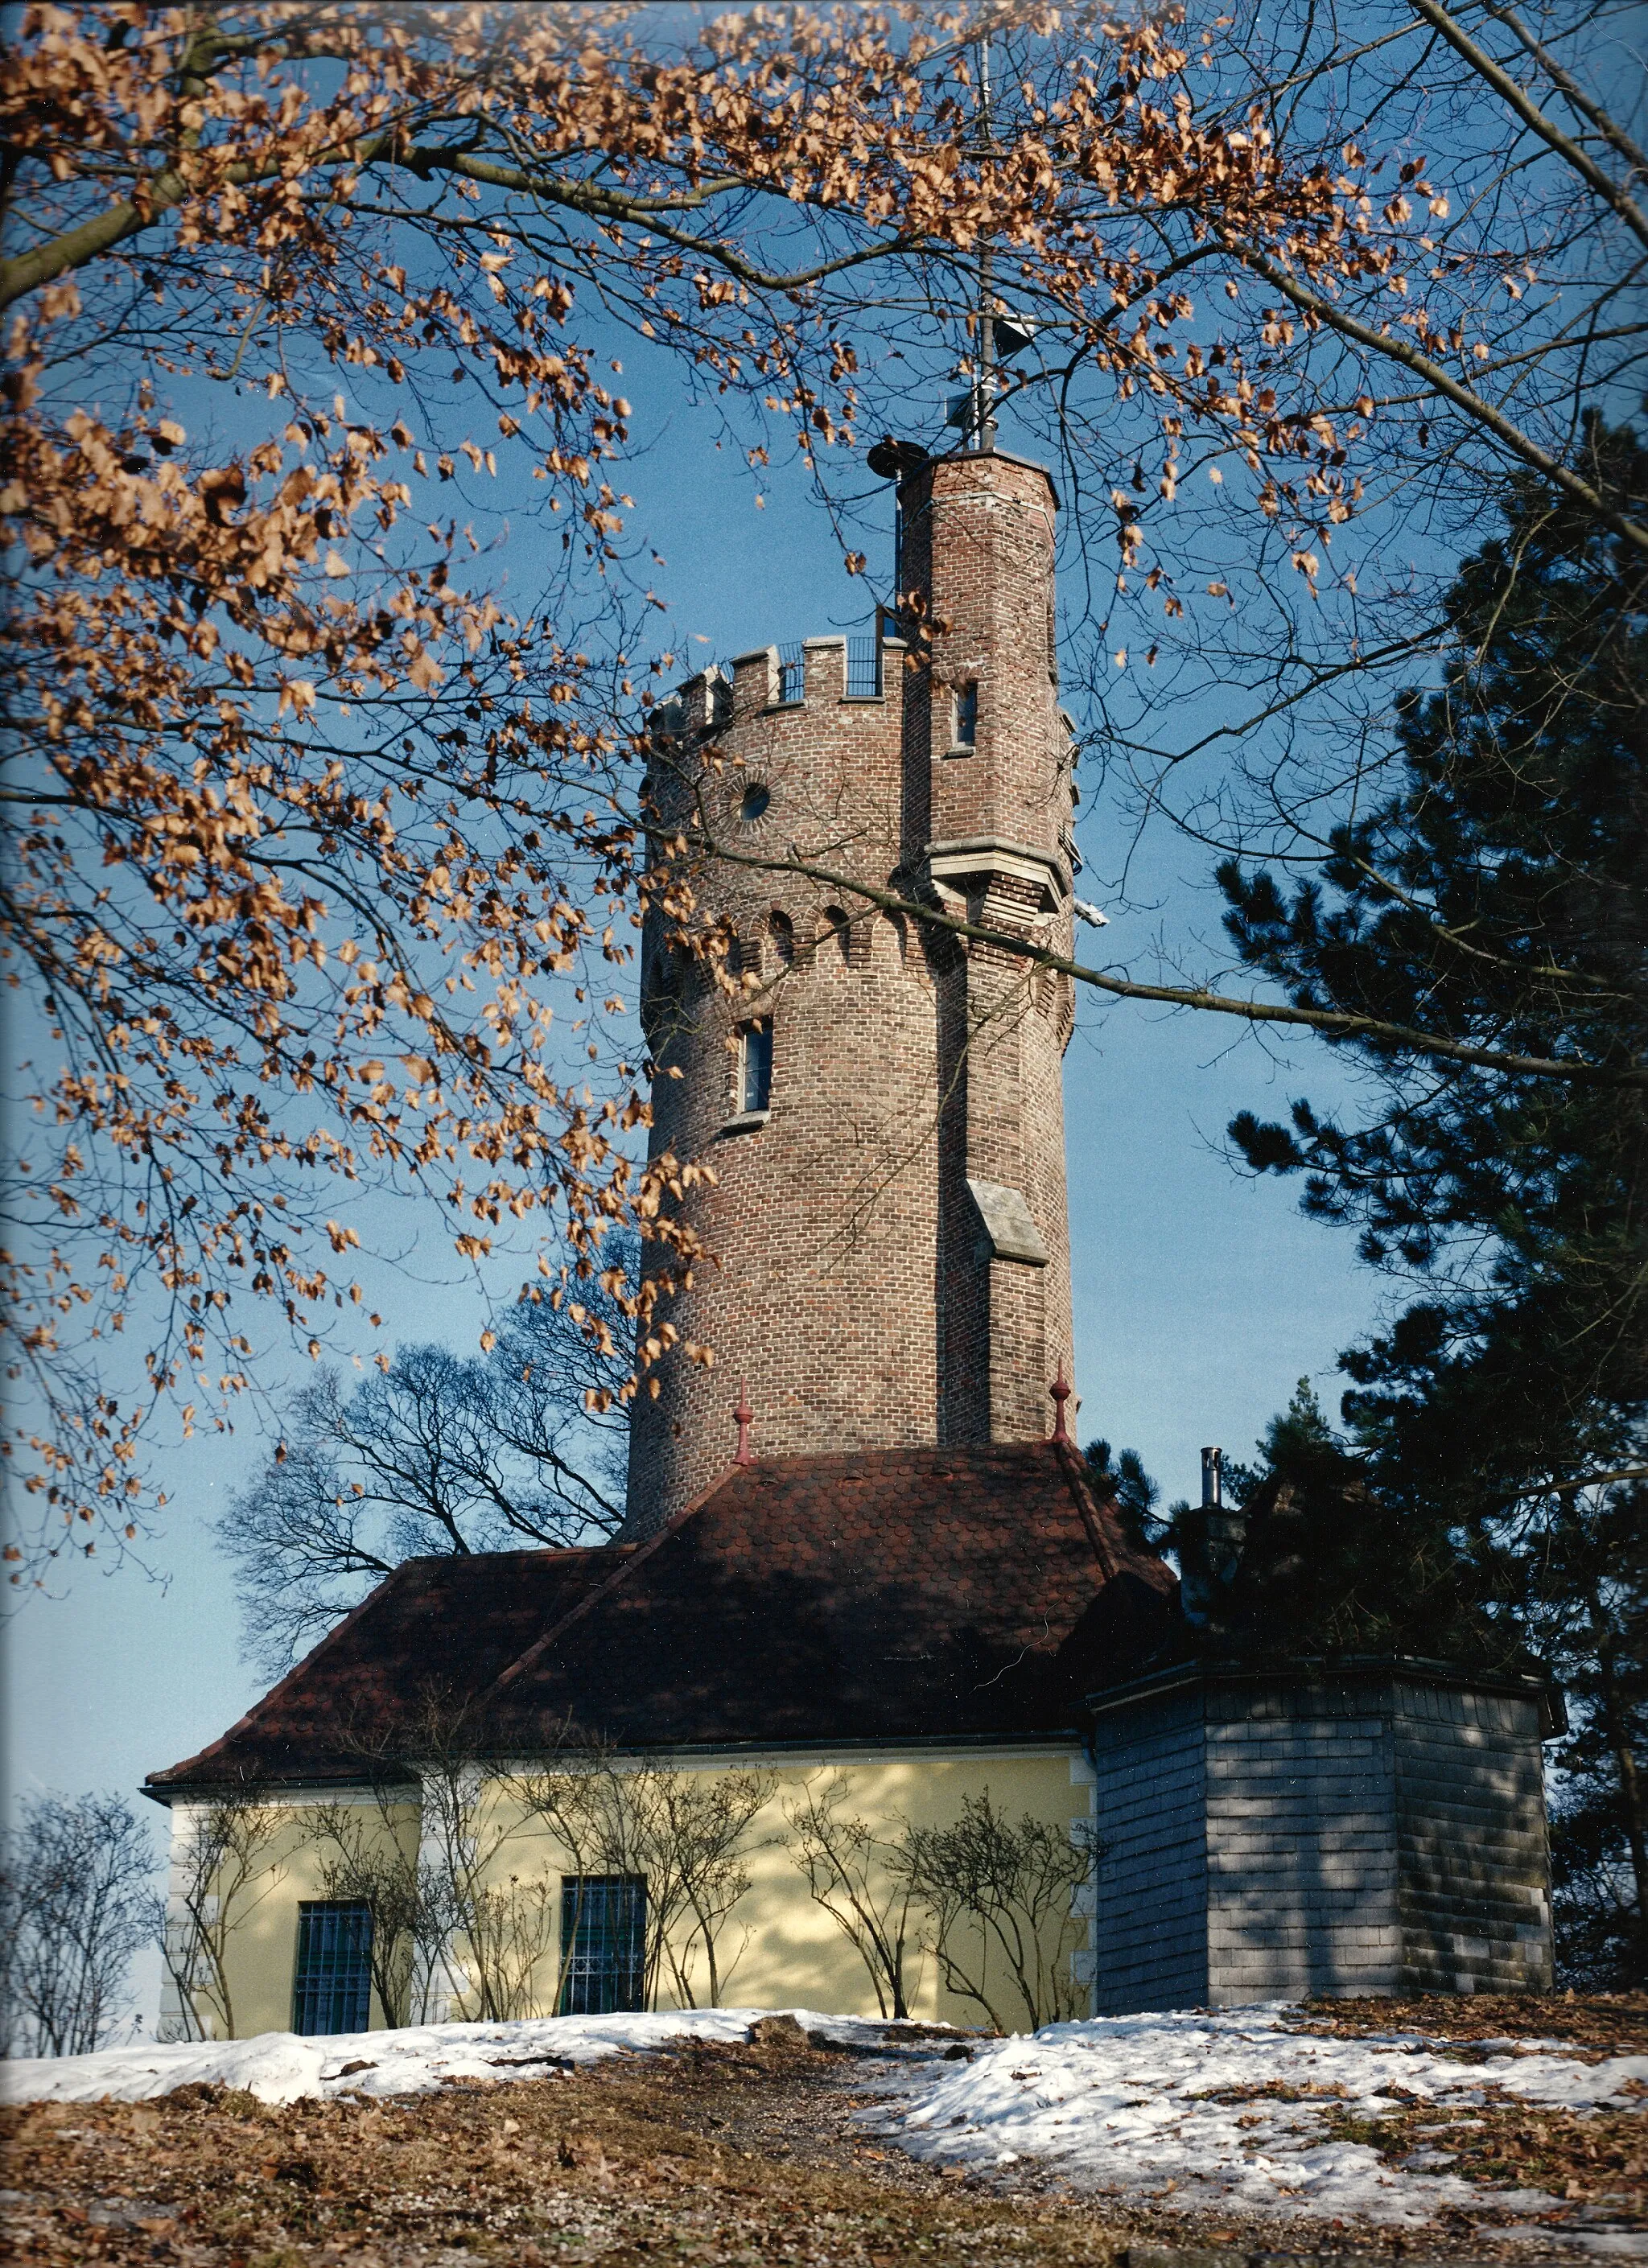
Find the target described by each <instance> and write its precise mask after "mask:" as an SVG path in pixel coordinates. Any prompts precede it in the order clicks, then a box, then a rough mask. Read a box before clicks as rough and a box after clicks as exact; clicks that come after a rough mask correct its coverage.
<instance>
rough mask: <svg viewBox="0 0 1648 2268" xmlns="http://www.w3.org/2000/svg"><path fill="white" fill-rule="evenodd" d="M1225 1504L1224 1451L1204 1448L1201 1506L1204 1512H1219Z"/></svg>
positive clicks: (1202, 1455) (1202, 1456) (1202, 1454)
mask: <svg viewBox="0 0 1648 2268" xmlns="http://www.w3.org/2000/svg"><path fill="white" fill-rule="evenodd" d="M1223 1506H1224V1452H1223V1449H1204V1450H1203V1451H1202V1453H1201V1508H1202V1510H1203V1511H1204V1512H1219V1511H1222V1510H1223Z"/></svg>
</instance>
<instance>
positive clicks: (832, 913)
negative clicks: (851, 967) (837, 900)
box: [818, 906, 853, 969]
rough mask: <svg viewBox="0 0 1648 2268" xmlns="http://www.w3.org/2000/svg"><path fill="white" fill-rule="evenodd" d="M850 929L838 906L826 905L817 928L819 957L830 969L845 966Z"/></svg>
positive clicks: (850, 938)
mask: <svg viewBox="0 0 1648 2268" xmlns="http://www.w3.org/2000/svg"><path fill="white" fill-rule="evenodd" d="M852 935H853V932H852V929H851V926H850V925H849V924H848V921H847V917H846V915H845V914H844V913H843V912H842V910H841V909H840V907H839V906H826V907H825V908H824V917H823V920H822V921H821V923H820V924H819V930H818V952H819V958H820V959H821V960H822V961H823V962H824V966H825V967H826V968H831V969H840V968H846V965H847V957H848V947H849V945H850V943H851V940H852Z"/></svg>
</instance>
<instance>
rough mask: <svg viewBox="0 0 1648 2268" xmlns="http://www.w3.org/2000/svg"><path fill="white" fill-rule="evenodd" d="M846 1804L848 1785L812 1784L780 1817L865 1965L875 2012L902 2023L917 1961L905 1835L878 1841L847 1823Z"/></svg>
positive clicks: (835, 1780)
mask: <svg viewBox="0 0 1648 2268" xmlns="http://www.w3.org/2000/svg"><path fill="white" fill-rule="evenodd" d="M845 1803H846V1782H845V1781H844V1780H842V1779H841V1778H840V1777H839V1775H831V1777H829V1778H826V1779H825V1780H824V1784H823V1786H820V1787H817V1788H815V1787H813V1786H812V1785H811V1784H810V1783H809V1786H808V1792H807V1799H806V1800H805V1802H803V1803H797V1804H793V1805H787V1806H786V1808H785V1814H784V1815H785V1817H786V1819H787V1821H788V1822H789V1825H790V1830H791V1832H792V1833H793V1834H794V1837H795V1848H796V1855H797V1857H798V1858H799V1859H800V1861H801V1865H802V1871H803V1872H804V1873H805V1874H806V1876H807V1888H808V1889H809V1892H810V1893H811V1895H812V1897H813V1899H814V1901H815V1903H816V1904H818V1905H821V1906H822V1907H823V1908H824V1911H825V1912H826V1913H827V1914H828V1915H829V1916H830V1918H831V1920H832V1921H833V1922H834V1923H835V1925H836V1926H837V1928H838V1929H839V1930H840V1932H841V1933H842V1935H843V1936H844V1937H845V1938H846V1940H847V1942H848V1943H849V1944H850V1945H851V1946H852V1948H853V1949H854V1952H855V1953H856V1954H857V1955H858V1956H859V1959H860V1960H861V1962H863V1963H864V1966H865V1969H866V1970H867V1971H868V1975H869V1980H870V1983H871V1985H873V1986H874V1987H875V1991H876V2007H878V2008H879V2009H880V2011H881V2013H882V2014H883V2016H891V2017H895V2018H897V2017H901V2016H907V2015H908V2014H909V2013H910V2005H909V2004H910V1997H911V1994H912V1992H913V1991H914V1989H915V1978H914V1977H913V1973H912V1972H913V1966H914V1968H915V1970H916V1973H917V1974H919V1962H920V1946H919V1944H918V1942H917V1939H916V1916H917V1913H918V1911H919V1907H920V1901H919V1899H918V1897H917V1895H916V1889H915V1883H914V1879H913V1874H912V1871H911V1867H910V1851H909V1834H910V1830H909V1828H908V1826H907V1825H903V1824H901V1826H900V1829H899V1831H898V1834H897V1835H895V1836H894V1837H891V1838H889V1837H884V1836H878V1835H877V1834H876V1831H875V1830H874V1829H873V1828H871V1827H870V1826H869V1825H868V1823H867V1822H866V1821H865V1820H862V1819H860V1818H857V1817H853V1816H849V1815H847V1814H846V1812H845V1810H844V1808H843V1807H844V1805H845Z"/></svg>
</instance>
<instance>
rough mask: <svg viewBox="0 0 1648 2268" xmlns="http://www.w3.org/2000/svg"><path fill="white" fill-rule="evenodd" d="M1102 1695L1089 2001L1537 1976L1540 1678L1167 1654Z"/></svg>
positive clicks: (1229, 2003)
mask: <svg viewBox="0 0 1648 2268" xmlns="http://www.w3.org/2000/svg"><path fill="white" fill-rule="evenodd" d="M1095 1708H1096V1712H1097V1713H1096V1717H1095V1732H1094V1742H1093V1762H1094V1768H1095V1771H1096V1774H1097V1818H1098V1822H1099V1832H1100V1835H1101V1837H1102V1838H1103V1840H1104V1844H1105V1850H1104V1854H1103V1856H1102V1857H1101V1859H1100V1861H1099V1867H1098V1881H1097V1930H1096V1936H1095V1955H1096V1958H1095V1985H1094V1989H1095V2007H1096V2010H1097V2013H1098V2014H1112V2015H1113V2014H1127V2013H1128V2012H1130V2011H1134V2010H1139V2009H1143V2008H1147V2007H1174V2006H1179V2007H1184V2006H1203V2005H1206V2006H1211V2007H1238V2006H1240V2005H1241V2004H1243V2003H1244V2002H1248V2001H1254V2000H1264V1999H1297V1998H1303V1997H1304V1995H1306V1994H1309V1993H1317V1992H1320V1993H1329V1994H1340V1995H1359V1994H1377V1993H1406V1992H1523V1991H1534V1990H1546V1989H1548V1986H1549V1984H1550V1977H1551V1938H1550V1904H1549V1864H1548V1849H1547V1841H1546V1827H1545V1811H1544V1796H1543V1782H1542V1775H1541V1741H1542V1739H1543V1738H1544V1737H1545V1736H1546V1734H1548V1730H1549V1724H1550V1719H1549V1714H1548V1700H1547V1697H1545V1695H1544V1693H1543V1691H1542V1690H1541V1689H1540V1688H1539V1687H1537V1686H1536V1685H1534V1684H1533V1683H1532V1681H1526V1682H1523V1681H1506V1682H1504V1683H1499V1684H1492V1683H1489V1684H1486V1685H1484V1684H1482V1683H1472V1682H1471V1681H1470V1680H1468V1679H1467V1678H1464V1677H1462V1676H1457V1675H1453V1674H1452V1673H1449V1672H1446V1671H1445V1670H1441V1669H1435V1670H1428V1671H1423V1670H1419V1669H1416V1668H1413V1669H1410V1668H1407V1667H1406V1666H1403V1667H1401V1668H1398V1667H1396V1666H1393V1665H1391V1664H1388V1663H1387V1664H1383V1665H1381V1664H1368V1665H1355V1664H1352V1665H1348V1666H1347V1667H1346V1668H1344V1669H1343V1670H1341V1671H1339V1672H1337V1673H1334V1674H1331V1675H1329V1674H1326V1673H1323V1672H1321V1671H1314V1672H1312V1671H1308V1670H1300V1671H1297V1672H1291V1673H1272V1674H1268V1675H1257V1674H1244V1673H1241V1672H1237V1671H1229V1670H1227V1671H1220V1670H1211V1669H1210V1670H1203V1669H1201V1668H1194V1669H1192V1668H1180V1669H1179V1670H1176V1671H1170V1672H1165V1673H1164V1674H1163V1675H1161V1676H1160V1677H1158V1678H1157V1679H1155V1680H1153V1681H1149V1682H1147V1683H1143V1684H1142V1685H1141V1686H1139V1687H1136V1688H1134V1689H1129V1690H1123V1691H1122V1692H1120V1693H1119V1694H1115V1695H1111V1696H1100V1697H1097V1699H1096V1702H1095Z"/></svg>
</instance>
